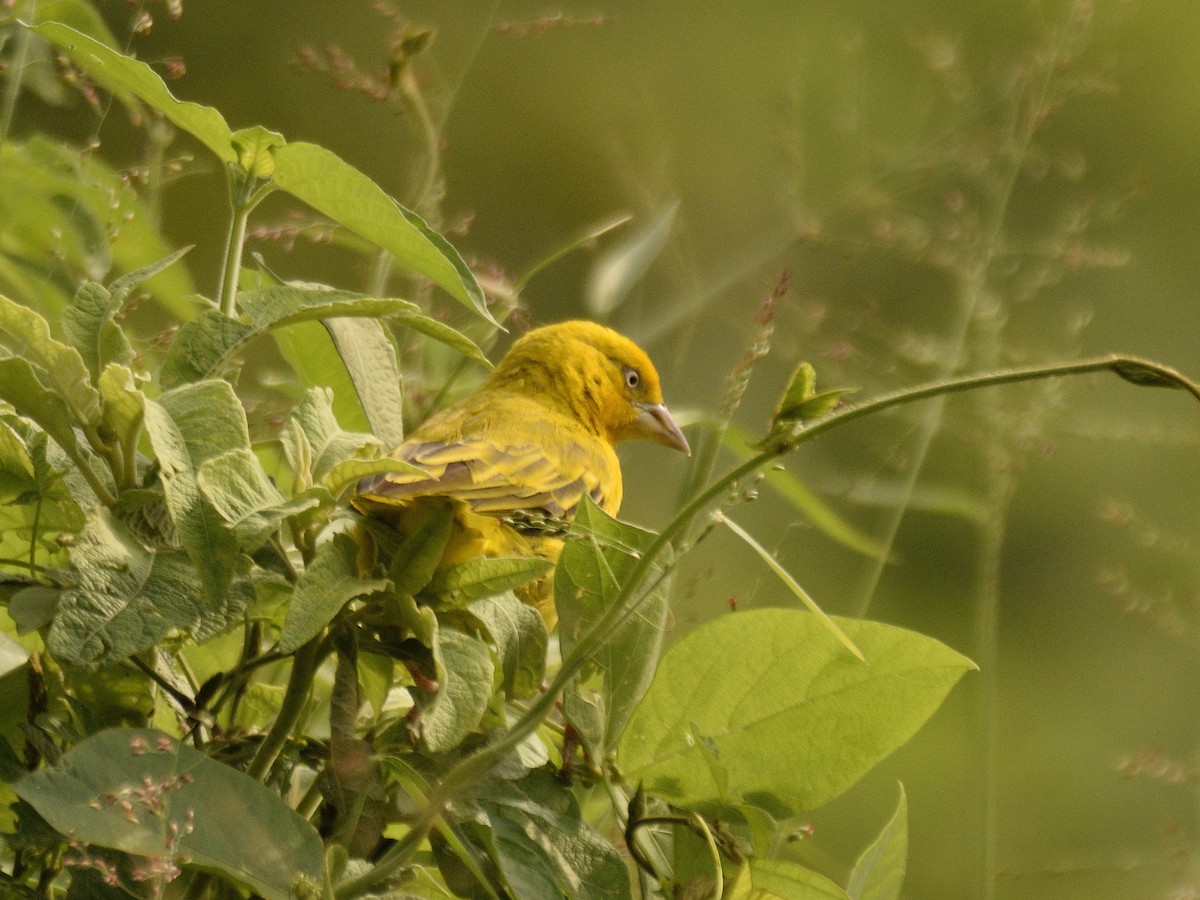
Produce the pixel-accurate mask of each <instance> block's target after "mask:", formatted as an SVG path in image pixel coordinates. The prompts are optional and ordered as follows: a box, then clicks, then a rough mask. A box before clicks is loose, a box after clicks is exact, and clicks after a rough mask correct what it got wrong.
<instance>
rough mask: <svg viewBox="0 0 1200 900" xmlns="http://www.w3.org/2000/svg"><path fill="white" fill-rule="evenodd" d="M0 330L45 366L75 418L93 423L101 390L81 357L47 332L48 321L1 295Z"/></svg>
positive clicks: (52, 382)
mask: <svg viewBox="0 0 1200 900" xmlns="http://www.w3.org/2000/svg"><path fill="white" fill-rule="evenodd" d="M0 332H4V333H6V334H8V335H9V336H10V337H11V338H13V339H14V340H16V341H18V342H19V343H20V344H21V350H22V351H23V353H24V354H25V355H26V358H27V359H29V360H30V361H31V362H33V363H36V364H37V365H39V366H41V368H42V369H43V370H45V372H46V375H47V377H48V379H49V381H50V384H51V385H52V386H53V387H54V390H55V393H57V394H58V396H59V397H61V398H62V400H63V402H64V403H66V405H67V407H68V408H69V409H70V410H71V414H72V416H74V417H75V419H76V421H77V422H78V423H79V424H80V425H82V426H84V427H88V426H94V425H96V424H97V423H98V422H99V421H100V394H99V393H98V392H97V391H96V389H95V388H94V387H92V382H91V378H90V377H89V375H88V369H87V366H86V365H84V362H83V357H82V356H80V355H79V351H78V350H76V349H75V348H74V347H68V346H67V345H66V344H63V343H61V342H59V341H56V340H55V339H54V338H53V337H51V336H50V324H49V323H48V322H47V321H46V320H45V319H43V318H42V317H41V316H39V315H38V314H37V313H36V312H34V311H33V310H32V309H27V308H26V307H24V306H21V305H20V304H18V303H14V302H13V301H12V300H9V299H8V298H7V297H5V296H3V295H0Z"/></svg>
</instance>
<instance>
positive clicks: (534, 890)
mask: <svg viewBox="0 0 1200 900" xmlns="http://www.w3.org/2000/svg"><path fill="white" fill-rule="evenodd" d="M478 803H479V806H480V807H481V809H482V810H483V811H484V812H485V813H486V814H487V823H488V825H490V826H491V827H490V829H489V831H488V832H487V833H486V834H484V835H483V838H484V840H485V841H486V842H487V844H488V845H489V849H490V851H491V856H492V858H493V860H494V861H495V863H496V866H497V868H499V870H500V872H501V874H502V875H503V876H504V880H505V881H506V882H507V883H508V887H509V891H510V892H511V895H512V896H514V897H521V898H528V900H535V898H561V897H570V898H571V900H625V898H631V897H632V896H633V895H632V892H631V890H630V885H629V871H628V869H627V868H626V867H625V862H624V860H622V859H621V856H620V854H618V853H617V851H616V849H615V848H614V847H613V846H612V844H611V843H610V842H609V841H607V840H605V839H604V838H603V837H601V836H600V835H599V834H598V833H597V832H596V831H595V830H593V829H592V827H591V826H590V825H588V823H587V822H586V821H584V819H583V817H582V816H581V815H580V812H579V807H578V805H577V804H576V802H575V798H574V796H573V795H572V794H571V793H570V792H569V791H565V790H563V788H562V785H561V783H560V782H559V781H558V780H557V779H556V778H555V777H554V775H552V774H551V773H549V772H546V771H544V770H539V771H534V772H530V773H529V775H527V776H526V777H525V778H523V779H521V780H520V781H503V782H496V781H493V782H491V783H489V784H487V785H485V786H484V788H483V789H482V790H481V791H480V796H479V800H478Z"/></svg>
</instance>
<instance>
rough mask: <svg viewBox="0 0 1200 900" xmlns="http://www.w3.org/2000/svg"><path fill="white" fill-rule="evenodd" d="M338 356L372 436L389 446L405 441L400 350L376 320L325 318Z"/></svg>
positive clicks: (325, 324)
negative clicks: (397, 352)
mask: <svg viewBox="0 0 1200 900" xmlns="http://www.w3.org/2000/svg"><path fill="white" fill-rule="evenodd" d="M323 324H324V326H325V330H326V331H328V332H329V336H330V338H332V339H333V344H334V346H335V347H336V348H337V352H338V356H340V357H341V359H342V363H343V364H344V365H345V366H346V372H347V374H349V376H350V381H351V383H352V384H353V385H354V393H355V395H356V396H357V397H358V402H359V404H360V405H361V406H362V408H363V412H364V413H365V414H366V417H367V422H368V423H369V425H370V428H371V433H372V434H374V435H375V437H377V438H379V440H381V441H383V445H384V446H385V447H396V446H399V444H400V443H401V442H402V441H403V440H404V396H403V395H402V394H401V393H400V377H401V376H400V365H399V363H398V362H397V360H396V348H395V346H394V345H393V344H392V340H391V338H389V337H388V335H387V332H386V331H385V330H384V328H383V325H381V324H380V323H379V322H378V321H377V320H375V319H325V320H324V322H323Z"/></svg>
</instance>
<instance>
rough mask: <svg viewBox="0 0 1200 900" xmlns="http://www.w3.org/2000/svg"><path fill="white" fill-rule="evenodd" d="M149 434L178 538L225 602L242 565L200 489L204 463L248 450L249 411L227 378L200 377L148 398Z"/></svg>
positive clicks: (215, 598)
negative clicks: (210, 379)
mask: <svg viewBox="0 0 1200 900" xmlns="http://www.w3.org/2000/svg"><path fill="white" fill-rule="evenodd" d="M145 422H146V433H147V435H148V436H149V438H150V443H151V446H152V447H153V448H154V453H155V456H156V457H157V458H158V463H159V470H160V476H159V477H160V478H161V480H162V485H163V491H164V494H165V496H166V502H167V509H168V511H169V512H170V515H171V521H172V522H173V523H174V525H175V530H176V532H177V533H178V535H179V541H180V543H181V544H182V545H183V548H184V550H185V551H186V552H187V554H188V557H189V558H190V559H191V560H192V562H193V563H194V564H195V566H196V570H197V571H198V572H199V574H200V577H201V578H202V579H203V582H204V585H205V590H206V593H207V595H208V597H209V600H210V601H211V602H213V603H217V604H219V603H222V602H223V601H224V598H225V595H226V592H227V591H228V590H229V586H230V584H231V582H232V579H233V575H234V571H235V569H236V568H237V567H238V561H239V557H240V549H239V547H238V544H237V540H236V538H235V537H234V534H233V531H232V530H231V529H230V528H229V527H228V526H227V525H226V524H225V523H224V522H223V521H222V520H221V517H220V516H219V515H218V514H217V512H216V510H215V509H213V507H212V505H211V504H210V503H209V502H208V501H207V500H206V499H205V498H204V496H203V495H202V494H201V493H200V488H199V485H198V483H197V481H196V476H197V473H198V471H199V469H200V466H201V465H202V464H203V463H204V462H205V460H208V459H211V458H212V457H214V456H217V455H219V454H221V453H225V452H227V451H229V450H236V449H244V450H246V451H249V449H250V435H249V432H248V429H247V427H246V414H245V411H244V410H243V409H242V405H241V403H240V402H239V401H238V399H237V396H236V395H235V394H234V393H233V388H231V387H230V386H229V384H228V383H227V382H224V381H201V382H198V383H196V384H191V385H185V386H183V387H180V388H176V389H175V390H173V391H168V392H167V393H165V394H163V395H162V396H161V397H160V398H159V399H158V400H156V401H155V400H147V401H146V406H145Z"/></svg>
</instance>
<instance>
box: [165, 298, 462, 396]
mask: <svg viewBox="0 0 1200 900" xmlns="http://www.w3.org/2000/svg"><path fill="white" fill-rule="evenodd" d="M238 304H239V306H240V307H241V310H242V317H241V318H239V319H233V318H230V317H229V316H226V315H224V314H223V313H219V312H217V311H216V310H206V311H205V313H204V314H203V315H201V316H200V317H199V318H197V319H195V320H194V321H192V322H188V323H186V324H185V325H184V326H183V327H182V328H180V330H179V333H178V334H177V335H176V336H175V340H174V342H173V343H172V345H171V350H170V351H169V353H168V354H167V359H166V361H165V362H164V365H163V379H164V381H165V382H167V383H168V384H178V383H179V382H181V381H195V380H197V379H200V378H205V377H208V376H209V375H212V374H213V373H215V372H217V371H218V370H219V369H220V368H221V367H222V366H223V365H225V364H227V363H228V362H229V359H230V357H231V356H232V355H233V354H234V353H235V352H237V351H238V350H239V349H241V347H242V346H243V345H244V344H245V343H247V342H248V341H250V340H252V339H253V338H255V337H258V336H259V335H262V334H265V333H266V332H268V331H273V330H276V329H281V328H286V327H288V326H295V325H297V324H300V323H303V322H316V321H320V320H326V319H332V320H337V319H377V318H385V319H392V320H395V321H399V322H402V323H403V324H406V325H408V326H409V327H412V328H415V329H418V330H420V331H422V332H424V333H427V334H432V335H433V336H434V337H435V338H437V339H438V340H441V341H443V342H444V343H448V344H449V345H450V346H452V347H453V348H454V349H456V350H458V351H459V352H461V353H464V354H466V355H469V356H471V357H472V358H475V359H484V356H483V351H482V350H480V349H479V348H478V347H477V346H476V345H475V344H474V343H472V342H471V341H470V340H468V339H467V338H466V337H464V336H463V335H461V334H459V333H458V332H457V331H454V329H452V328H450V327H449V326H446V325H442V324H441V323H440V322H436V321H435V320H433V319H430V318H429V317H427V316H425V315H424V314H423V313H422V312H421V311H420V309H419V308H418V307H417V306H416V305H414V304H413V303H410V302H409V301H407V300H401V299H399V298H395V297H368V296H366V295H365V294H356V293H354V292H352V291H339V290H334V289H332V288H327V287H323V286H319V285H317V286H309V285H296V284H284V285H270V286H268V287H264V288H257V289H253V290H245V291H242V292H240V293H239V294H238ZM327 327H328V326H327ZM338 327H339V326H338V325H334V326H333V328H334V329H337V328H338ZM369 328H372V326H371V325H364V326H362V329H360V330H359V332H355V331H353V330H351V329H353V326H349V328H346V329H343V330H344V331H345V333H346V334H347V335H348V336H350V337H353V336H354V335H355V334H358V333H360V332H361V331H362V330H363V329H369ZM374 329H375V331H376V332H377V333H376V334H375V336H374V338H373V341H374V342H375V345H376V350H378V341H379V339H380V338H383V339H384V340H386V336H384V335H383V334H382V332H381V331H380V329H379V325H378V323H374ZM331 334H332V335H333V339H334V340H335V341H336V340H337V334H336V333H335V332H331ZM389 344H390V341H389ZM304 349H305V348H302V350H301V352H304ZM341 349H342V348H341V346H340V345H339V351H340V350H341ZM346 353H347V355H348V356H350V357H351V359H350V361H347V362H345V363H344V365H346V366H347V370H348V371H349V372H350V374H351V376H354V375H355V374H357V373H356V372H355V371H354V370H351V369H349V366H350V364H351V362H353V361H354V358H353V356H352V354H350V353H349V350H347V351H346ZM372 361H373V362H374V363H375V365H376V368H378V367H379V365H381V363H380V358H378V357H376V358H375V359H374V360H371V361H368V362H372ZM305 364H306V363H305ZM383 365H386V363H383ZM391 370H395V371H397V372H398V370H397V369H396V366H395V365H394V364H393V365H392V366H391ZM362 374H366V375H373V377H375V378H376V379H388V378H390V377H391V373H390V371H387V370H384V371H370V369H369V368H367V369H366V370H364V372H363V373H362ZM353 383H354V384H355V387H356V390H362V387H361V385H360V381H359V379H355V380H354V382H353ZM396 384H397V386H398V385H399V375H398V374H397V375H396Z"/></svg>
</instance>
